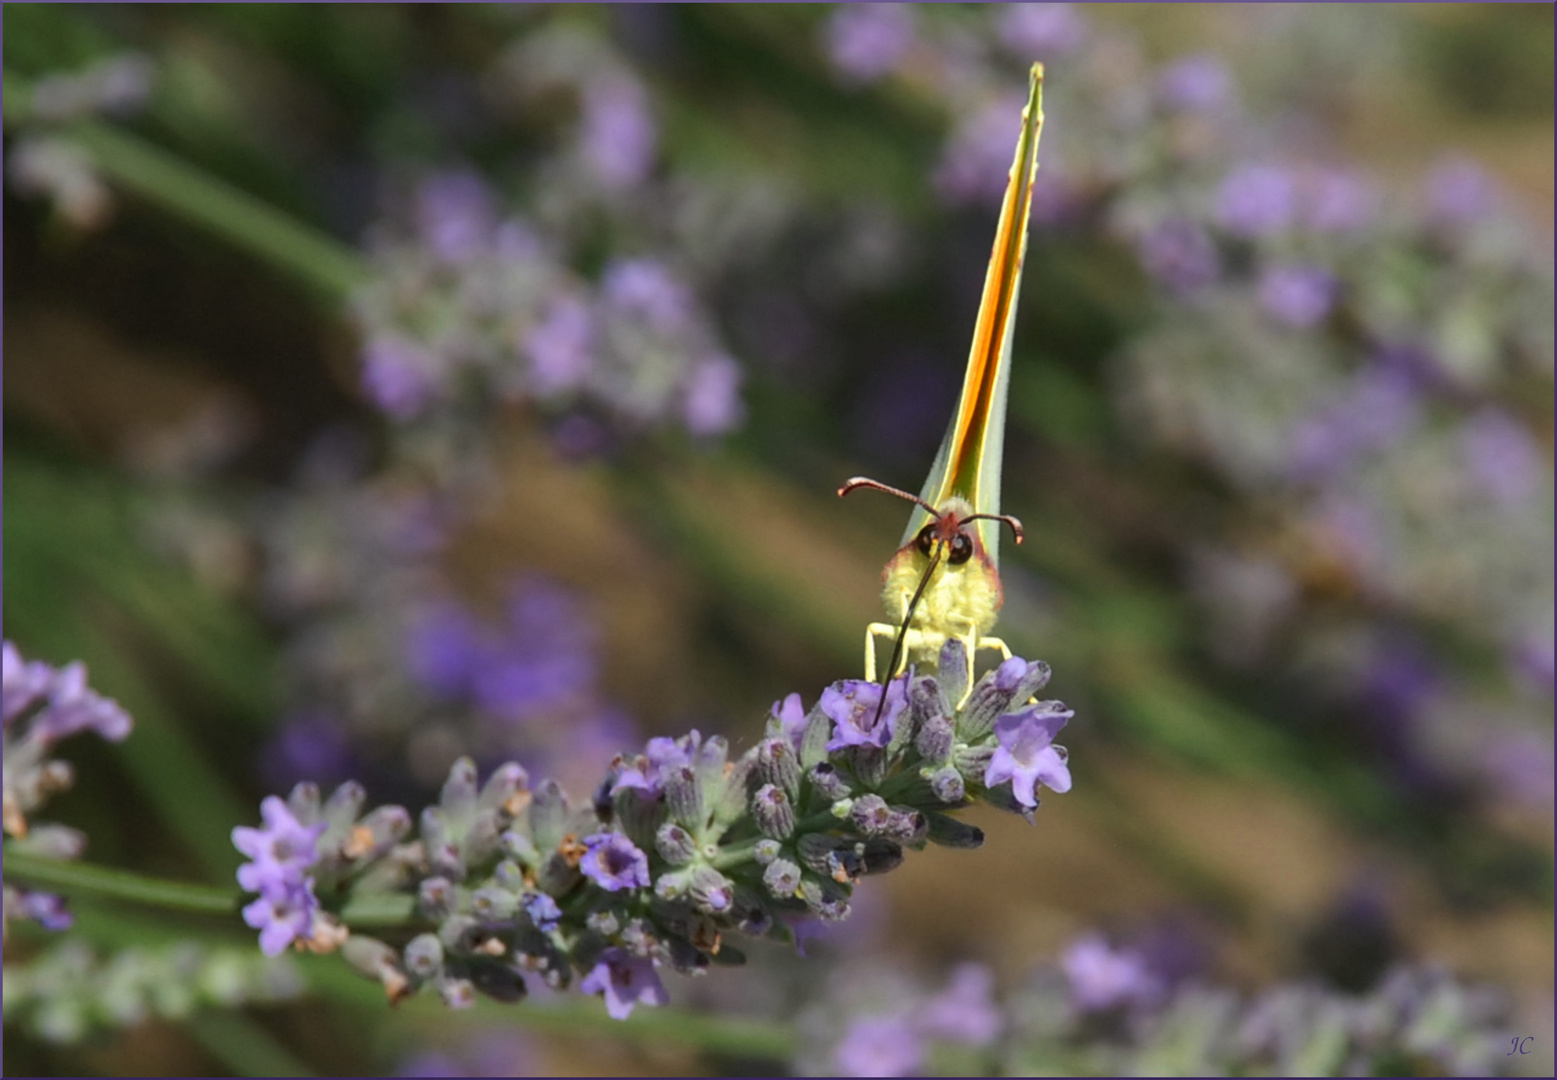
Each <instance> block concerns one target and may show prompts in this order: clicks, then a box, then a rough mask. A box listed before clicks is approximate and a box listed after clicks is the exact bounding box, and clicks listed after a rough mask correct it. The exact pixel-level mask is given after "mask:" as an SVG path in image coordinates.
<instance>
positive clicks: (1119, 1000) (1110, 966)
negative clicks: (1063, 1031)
mask: <svg viewBox="0 0 1557 1080" xmlns="http://www.w3.org/2000/svg"><path fill="white" fill-rule="evenodd" d="M1060 966H1061V967H1062V968H1063V969H1064V970H1065V974H1066V976H1067V977H1068V978H1069V979H1070V987H1071V996H1072V998H1073V1000H1074V1001H1075V1003H1076V1005H1077V1007H1079V1008H1080V1009H1082V1010H1084V1011H1088V1012H1090V1011H1094V1010H1098V1009H1111V1008H1114V1007H1115V1006H1118V1005H1129V1004H1144V1003H1146V1002H1149V1001H1151V1000H1153V999H1154V998H1156V997H1157V995H1158V994H1159V993H1161V991H1162V981H1161V980H1160V979H1158V978H1157V976H1156V975H1155V974H1154V973H1153V972H1152V971H1151V970H1150V969H1149V968H1148V967H1147V965H1146V961H1145V959H1144V958H1143V957H1142V956H1141V955H1140V954H1139V953H1137V952H1136V951H1134V950H1133V949H1119V950H1117V951H1115V950H1113V949H1110V948H1109V947H1108V942H1106V941H1105V940H1103V938H1102V937H1101V936H1100V935H1097V934H1088V935H1087V936H1085V937H1083V938H1080V939H1079V940H1077V941H1076V942H1075V943H1073V944H1072V945H1071V947H1070V948H1069V949H1067V950H1066V951H1065V956H1064V957H1063V959H1062V960H1061V961H1060Z"/></svg>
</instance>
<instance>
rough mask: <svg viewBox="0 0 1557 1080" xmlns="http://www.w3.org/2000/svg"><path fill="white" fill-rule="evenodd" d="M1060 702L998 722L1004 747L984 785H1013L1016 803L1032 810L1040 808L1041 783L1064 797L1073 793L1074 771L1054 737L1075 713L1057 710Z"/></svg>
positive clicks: (998, 751)
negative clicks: (1007, 783) (1071, 776)
mask: <svg viewBox="0 0 1557 1080" xmlns="http://www.w3.org/2000/svg"><path fill="white" fill-rule="evenodd" d="M1057 704H1058V703H1056V702H1048V701H1043V702H1039V703H1038V704H1036V705H1029V706H1027V707H1025V708H1022V709H1018V710H1017V711H1016V712H1013V713H1007V714H1006V715H1005V716H1002V717H1001V718H1000V719H999V720H996V721H995V738H996V739H997V740H998V741H999V743H1000V745H999V746H998V747H996V749H995V755H994V757H992V758H990V759H989V765H988V767H987V768H986V769H985V770H984V786H985V787H994V786H995V785H996V784H1003V783H1005V782H1006V781H1008V780H1009V781H1010V782H1011V793H1012V794H1013V795H1014V796H1016V801H1017V802H1019V803H1021V804H1022V805H1023V806H1026V807H1028V808H1029V809H1030V808H1032V807H1034V806H1037V805H1038V796H1037V794H1036V792H1035V791H1034V788H1035V787H1036V786H1037V784H1038V783H1040V782H1042V783H1043V785H1044V786H1045V787H1047V788H1049V789H1050V790H1051V791H1055V792H1057V793H1059V794H1064V793H1065V792H1067V791H1069V790H1070V769H1069V767H1068V766H1066V764H1065V758H1064V757H1063V756H1061V754H1060V752H1059V749H1058V748H1056V747H1055V746H1053V745H1051V744H1052V743H1053V742H1054V736H1055V735H1056V734H1058V733H1059V730H1060V729H1061V728H1062V727H1064V726H1065V722H1066V721H1067V720H1069V719H1070V718H1071V717H1072V716H1075V715H1076V714H1075V712H1074V711H1072V710H1070V709H1065V708H1057V707H1056V706H1057Z"/></svg>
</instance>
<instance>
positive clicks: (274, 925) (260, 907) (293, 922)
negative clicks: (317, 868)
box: [243, 878, 319, 956]
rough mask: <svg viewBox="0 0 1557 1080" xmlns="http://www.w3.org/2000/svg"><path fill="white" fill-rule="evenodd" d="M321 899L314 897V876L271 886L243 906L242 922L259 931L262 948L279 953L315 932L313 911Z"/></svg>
mask: <svg viewBox="0 0 1557 1080" xmlns="http://www.w3.org/2000/svg"><path fill="white" fill-rule="evenodd" d="M317 910H319V901H318V900H317V899H316V898H315V897H314V879H313V878H307V879H306V880H304V881H302V882H296V883H291V884H288V885H287V886H286V887H285V888H284V889H282V888H277V889H271V890H269V891H267V892H264V893H262V894H261V895H260V898H259V899H258V900H256V901H254V902H253V903H252V904H249V905H247V906H246V907H245V908H244V909H243V921H244V922H245V923H247V924H248V925H249V926H251V927H253V928H254V929H255V930H258V931H259V932H260V936H259V946H260V951H261V952H263V953H264V954H265V955H266V956H279V955H280V954H281V953H282V951H283V950H285V949H286V947H287V946H288V945H290V944H292V942H294V941H296V940H298V939H307V938H308V937H309V935H311V934H312V933H313V926H314V912H316V911H317Z"/></svg>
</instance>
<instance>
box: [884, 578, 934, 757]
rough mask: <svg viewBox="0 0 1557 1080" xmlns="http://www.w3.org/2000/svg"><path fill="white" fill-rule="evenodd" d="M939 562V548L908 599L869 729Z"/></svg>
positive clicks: (890, 681)
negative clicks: (931, 576) (916, 609)
mask: <svg viewBox="0 0 1557 1080" xmlns="http://www.w3.org/2000/svg"><path fill="white" fill-rule="evenodd" d="M940 564H941V551H940V548H937V549H936V553H935V555H934V556H932V557H931V559H930V565H929V566H926V567H925V568H924V573H923V574H920V575H919V587H918V588H916V589H915V590H914V595H913V597H912V598H911V599H910V600H909V601H908V610H907V611H905V612H903V625H902V626H901V627H899V628H898V631H897V640H896V641H894V642H893V643H892V659H891V661H890V662H889V663H888V664H887V677H886V679H885V680H883V681H882V683H881V699H880V700H879V701H877V702H876V716H875V718H874V719H873V720H871V722H870V727H871V730H872V731H874V730H875V729H876V725H877V724H879V723H881V713H882V710H884V709H885V708H886V707H887V687H888V686H890V685H891V684H892V680H893V679H894V678H896V677H897V665H898V661H899V660H901V659H902V658H903V646H904V644H905V643H906V642H907V640H908V628H909V627H910V626H912V625H913V624H914V609H915V608H917V607H918V606H919V601H920V600H921V599H922V598H923V597H924V590H925V587H926V586H928V585H929V584H930V575H931V574H933V573H935V568H936V567H937V566H939V565H940Z"/></svg>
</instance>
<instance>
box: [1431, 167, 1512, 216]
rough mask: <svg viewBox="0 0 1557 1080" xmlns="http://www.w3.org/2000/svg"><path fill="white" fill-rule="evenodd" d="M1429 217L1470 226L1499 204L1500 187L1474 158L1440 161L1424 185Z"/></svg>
mask: <svg viewBox="0 0 1557 1080" xmlns="http://www.w3.org/2000/svg"><path fill="white" fill-rule="evenodd" d="M1422 197H1423V202H1424V204H1425V209H1426V212H1427V215H1428V217H1429V218H1430V219H1431V220H1433V221H1435V222H1439V223H1441V224H1445V225H1470V224H1473V223H1475V222H1476V221H1477V220H1479V219H1481V218H1483V217H1485V216H1486V215H1487V214H1488V213H1490V212H1491V211H1492V209H1493V208H1494V206H1496V204H1497V198H1498V191H1497V186H1496V185H1495V184H1494V183H1493V182H1492V178H1491V177H1490V176H1488V175H1487V171H1486V170H1485V169H1483V168H1482V167H1481V166H1480V165H1478V164H1477V163H1476V162H1474V161H1472V160H1471V159H1470V158H1465V157H1448V158H1444V159H1442V160H1440V161H1439V162H1438V163H1437V164H1436V165H1434V166H1433V168H1432V170H1431V171H1430V172H1429V173H1428V174H1427V179H1426V180H1424V181H1423V184H1422Z"/></svg>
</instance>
